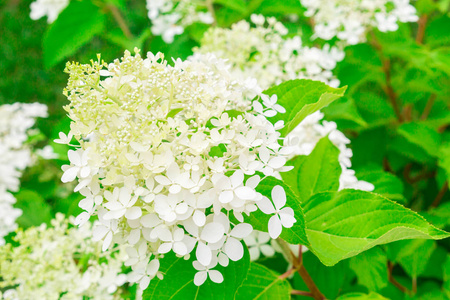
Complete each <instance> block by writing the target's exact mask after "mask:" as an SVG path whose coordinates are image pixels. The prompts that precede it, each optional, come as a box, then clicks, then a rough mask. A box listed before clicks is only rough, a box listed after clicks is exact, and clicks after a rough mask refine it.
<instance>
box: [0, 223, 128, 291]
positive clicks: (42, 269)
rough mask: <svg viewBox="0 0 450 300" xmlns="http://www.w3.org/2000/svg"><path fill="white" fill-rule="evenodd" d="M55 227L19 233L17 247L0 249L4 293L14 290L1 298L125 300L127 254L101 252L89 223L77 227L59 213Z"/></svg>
mask: <svg viewBox="0 0 450 300" xmlns="http://www.w3.org/2000/svg"><path fill="white" fill-rule="evenodd" d="M71 222H73V220H72V221H71ZM51 224H52V227H47V226H46V225H45V224H42V225H41V226H39V227H31V228H29V229H27V230H25V231H18V232H17V235H16V237H15V240H16V242H17V243H18V244H19V245H18V246H15V247H13V246H12V245H11V244H8V245H6V246H2V247H0V277H1V278H2V280H1V281H0V288H12V289H10V290H7V291H5V293H4V294H3V298H2V297H1V296H0V299H5V300H16V299H17V300H19V299H67V300H68V299H86V298H89V299H105V300H108V299H121V298H120V296H119V293H117V292H116V291H117V289H118V287H120V286H122V285H123V284H124V283H125V282H126V278H127V275H126V274H122V273H121V267H122V264H123V261H124V260H125V258H126V254H125V251H116V252H114V253H102V251H101V244H99V243H97V242H93V241H92V240H91V239H90V236H91V230H92V229H91V227H92V225H91V224H90V223H86V224H85V225H84V226H82V227H80V228H77V227H74V226H72V225H71V224H69V220H66V219H64V215H62V214H57V216H56V219H54V220H52V223H51Z"/></svg>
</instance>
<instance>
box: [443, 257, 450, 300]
mask: <svg viewBox="0 0 450 300" xmlns="http://www.w3.org/2000/svg"><path fill="white" fill-rule="evenodd" d="M442 289H443V290H444V293H445V295H446V296H447V298H450V254H448V255H447V260H446V261H445V264H444V285H443V286H442Z"/></svg>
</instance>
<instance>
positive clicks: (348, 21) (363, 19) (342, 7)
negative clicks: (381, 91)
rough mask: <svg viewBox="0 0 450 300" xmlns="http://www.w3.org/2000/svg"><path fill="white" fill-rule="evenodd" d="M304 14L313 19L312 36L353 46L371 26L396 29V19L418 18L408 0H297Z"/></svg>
mask: <svg viewBox="0 0 450 300" xmlns="http://www.w3.org/2000/svg"><path fill="white" fill-rule="evenodd" d="M300 2H301V4H302V5H303V6H304V7H305V8H306V9H307V11H306V13H305V15H306V16H309V17H312V18H313V19H314V24H315V25H314V32H315V37H319V38H321V39H324V40H330V39H332V38H334V37H337V38H338V39H340V40H342V41H344V42H345V43H347V44H350V45H355V44H358V43H361V42H365V41H366V33H367V31H369V30H371V29H372V28H378V29H379V30H380V31H382V32H387V31H396V30H397V29H398V24H397V22H403V23H406V22H416V21H417V20H418V19H419V18H418V16H417V15H416V9H415V8H414V6H412V5H411V4H410V3H409V2H410V1H409V0H300Z"/></svg>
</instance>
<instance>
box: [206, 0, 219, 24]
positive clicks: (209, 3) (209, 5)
mask: <svg viewBox="0 0 450 300" xmlns="http://www.w3.org/2000/svg"><path fill="white" fill-rule="evenodd" d="M205 4H206V8H207V9H208V12H209V13H210V14H211V16H212V17H213V19H214V21H213V23H212V26H217V16H216V11H215V10H214V4H213V0H206V3H205Z"/></svg>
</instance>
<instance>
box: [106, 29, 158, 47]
mask: <svg viewBox="0 0 450 300" xmlns="http://www.w3.org/2000/svg"><path fill="white" fill-rule="evenodd" d="M150 35H151V31H150V29H149V28H147V29H145V30H144V31H143V32H142V33H141V34H140V35H139V36H138V37H137V38H135V39H132V40H130V39H129V38H127V37H126V36H125V35H124V33H123V32H122V30H120V29H119V28H117V29H115V30H111V31H109V32H108V33H107V34H106V36H105V37H106V38H107V39H108V40H109V41H111V42H112V43H114V44H116V45H118V46H120V47H122V48H123V49H124V50H129V51H134V48H138V49H142V48H143V45H144V42H145V40H146V39H148V38H149V37H150Z"/></svg>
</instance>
